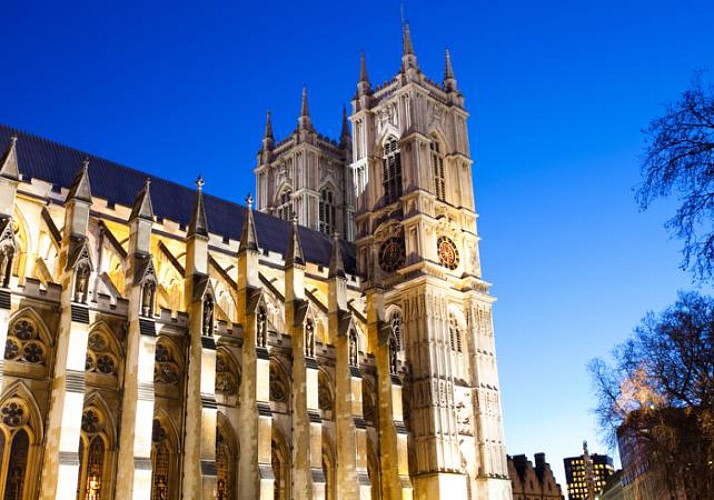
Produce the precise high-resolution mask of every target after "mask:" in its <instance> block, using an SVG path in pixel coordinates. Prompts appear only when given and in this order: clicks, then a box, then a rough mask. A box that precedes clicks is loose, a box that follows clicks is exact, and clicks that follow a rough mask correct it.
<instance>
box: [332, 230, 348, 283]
mask: <svg viewBox="0 0 714 500" xmlns="http://www.w3.org/2000/svg"><path fill="white" fill-rule="evenodd" d="M327 277H328V278H345V277H346V275H345V265H344V262H343V261H342V249H341V247H340V235H339V233H337V232H335V233H334V234H333V235H332V252H331V253H330V269H329V271H328V273H327Z"/></svg>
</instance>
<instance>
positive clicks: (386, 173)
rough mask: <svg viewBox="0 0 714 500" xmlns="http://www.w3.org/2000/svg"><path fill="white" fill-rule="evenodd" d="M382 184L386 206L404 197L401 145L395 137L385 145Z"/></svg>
mask: <svg viewBox="0 0 714 500" xmlns="http://www.w3.org/2000/svg"><path fill="white" fill-rule="evenodd" d="M382 184H383V187H384V203H385V204H387V205H389V204H390V203H394V202H395V201H397V200H398V199H399V198H400V197H401V196H402V159H401V154H400V152H399V143H398V142H397V140H396V139H395V138H394V137H390V138H389V139H388V140H387V142H386V143H385V144H384V156H383V157H382Z"/></svg>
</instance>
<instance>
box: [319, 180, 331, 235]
mask: <svg viewBox="0 0 714 500" xmlns="http://www.w3.org/2000/svg"><path fill="white" fill-rule="evenodd" d="M318 228H319V229H320V231H321V232H323V233H325V234H332V233H334V232H335V199H334V196H333V194H332V191H330V190H329V189H328V188H322V190H321V191H320V223H319V226H318Z"/></svg>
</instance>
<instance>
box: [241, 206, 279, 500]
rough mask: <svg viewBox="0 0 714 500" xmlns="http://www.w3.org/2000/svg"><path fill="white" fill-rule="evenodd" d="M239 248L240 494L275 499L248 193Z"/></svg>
mask: <svg viewBox="0 0 714 500" xmlns="http://www.w3.org/2000/svg"><path fill="white" fill-rule="evenodd" d="M246 201H247V205H248V208H247V210H246V212H245V219H244V223H243V231H242V233H241V239H240V247H239V249H238V301H237V302H238V303H237V311H238V321H239V322H240V323H241V324H242V325H243V347H242V351H243V364H242V373H241V383H240V389H239V394H240V401H241V404H240V407H239V409H238V415H239V421H240V422H241V425H242V427H241V432H239V433H238V441H239V444H240V460H239V463H238V498H251V499H259V500H273V498H274V493H273V489H274V475H273V468H272V464H271V453H272V431H273V427H272V424H273V420H272V413H271V411H270V356H269V354H268V350H267V347H266V340H267V317H266V316H265V310H264V308H263V305H262V292H261V289H260V280H259V278H258V264H259V262H258V258H259V255H260V251H259V249H258V237H257V234H256V232H255V222H254V221H253V211H252V207H251V203H252V199H251V198H250V197H248V200H246Z"/></svg>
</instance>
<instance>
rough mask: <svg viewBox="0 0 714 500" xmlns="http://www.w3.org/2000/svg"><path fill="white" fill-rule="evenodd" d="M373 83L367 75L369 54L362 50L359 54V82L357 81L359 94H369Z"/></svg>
mask: <svg viewBox="0 0 714 500" xmlns="http://www.w3.org/2000/svg"><path fill="white" fill-rule="evenodd" d="M371 88H372V84H371V83H369V75H367V56H365V54H364V52H362V53H361V54H360V56H359V82H357V95H366V94H369V91H370V89H371Z"/></svg>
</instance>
